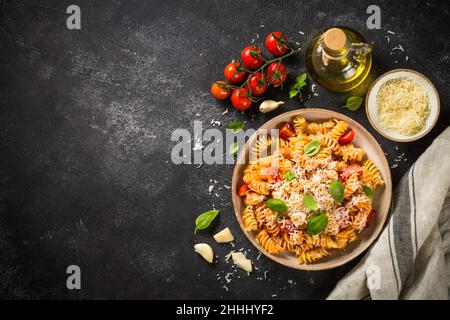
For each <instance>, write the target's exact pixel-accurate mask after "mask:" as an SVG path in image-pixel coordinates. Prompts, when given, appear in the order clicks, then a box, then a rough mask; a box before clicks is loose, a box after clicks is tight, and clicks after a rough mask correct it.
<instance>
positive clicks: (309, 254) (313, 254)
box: [297, 248, 330, 264]
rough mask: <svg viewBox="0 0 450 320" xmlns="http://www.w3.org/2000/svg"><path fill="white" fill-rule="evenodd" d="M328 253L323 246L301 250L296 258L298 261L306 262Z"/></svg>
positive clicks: (320, 257)
mask: <svg viewBox="0 0 450 320" xmlns="http://www.w3.org/2000/svg"><path fill="white" fill-rule="evenodd" d="M329 254H330V253H329V252H328V251H327V250H325V249H324V248H315V249H312V250H309V251H302V252H300V253H299V254H298V256H297V259H298V261H299V262H300V263H303V264H307V263H311V262H314V261H316V260H319V259H322V258H324V257H326V256H328V255H329Z"/></svg>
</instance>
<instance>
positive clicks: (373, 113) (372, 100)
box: [366, 69, 440, 142]
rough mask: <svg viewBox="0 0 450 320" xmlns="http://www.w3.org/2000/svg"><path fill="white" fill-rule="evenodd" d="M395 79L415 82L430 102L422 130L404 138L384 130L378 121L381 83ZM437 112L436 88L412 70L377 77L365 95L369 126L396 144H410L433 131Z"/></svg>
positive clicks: (395, 71) (438, 107) (402, 70)
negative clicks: (378, 100) (378, 98)
mask: <svg viewBox="0 0 450 320" xmlns="http://www.w3.org/2000/svg"><path fill="white" fill-rule="evenodd" d="M397 78H407V79H411V80H413V81H414V82H416V83H417V84H418V85H419V86H420V87H421V88H422V89H423V90H424V91H425V92H426V93H427V95H428V99H429V102H430V104H429V107H430V115H429V116H428V118H427V121H426V124H425V126H424V128H423V129H422V130H421V131H420V132H418V133H416V134H415V135H412V136H406V135H403V134H400V133H397V132H393V131H390V130H386V129H384V128H383V126H382V125H381V123H380V120H379V119H378V112H377V109H378V108H377V94H378V91H379V90H380V87H381V86H382V85H383V83H385V82H386V81H389V80H392V79H397ZM439 111H440V101H439V95H438V93H437V91H436V88H435V87H434V85H433V84H432V83H431V81H430V80H429V79H428V78H427V77H425V76H424V75H423V74H421V73H419V72H417V71H414V70H409V69H395V70H392V71H389V72H386V73H385V74H383V75H381V76H380V77H378V79H377V80H375V82H374V83H373V84H372V86H371V87H370V88H369V91H368V92H367V95H366V114H367V118H368V119H369V121H370V124H371V125H372V126H373V127H374V129H375V130H377V131H378V132H379V133H380V134H381V135H383V136H384V137H386V138H388V139H390V140H394V141H397V142H410V141H414V140H417V139H420V138H422V137H423V136H424V135H426V134H427V133H428V132H430V131H431V129H433V127H434V125H435V124H436V121H437V119H438V117H439Z"/></svg>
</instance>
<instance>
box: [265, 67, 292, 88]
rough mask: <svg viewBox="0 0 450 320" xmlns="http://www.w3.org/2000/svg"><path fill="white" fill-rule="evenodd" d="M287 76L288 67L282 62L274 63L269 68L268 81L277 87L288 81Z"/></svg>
mask: <svg viewBox="0 0 450 320" xmlns="http://www.w3.org/2000/svg"><path fill="white" fill-rule="evenodd" d="M286 74H287V70H286V67H285V66H284V64H282V63H280V62H273V63H271V64H270V65H269V66H268V67H267V81H268V82H270V83H271V84H273V85H274V86H275V87H278V86H280V85H281V84H283V83H284V82H285V81H286Z"/></svg>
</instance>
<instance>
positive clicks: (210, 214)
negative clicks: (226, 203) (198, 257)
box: [194, 210, 219, 234]
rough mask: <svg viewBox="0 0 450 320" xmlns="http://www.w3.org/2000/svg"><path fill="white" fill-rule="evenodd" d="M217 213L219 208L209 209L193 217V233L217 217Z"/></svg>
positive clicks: (206, 226)
mask: <svg viewBox="0 0 450 320" xmlns="http://www.w3.org/2000/svg"><path fill="white" fill-rule="evenodd" d="M218 214H219V210H209V211H206V212H203V213H202V214H201V215H199V216H198V217H197V219H195V230H194V233H195V234H197V230H202V229H206V228H208V227H209V225H210V224H211V222H212V221H213V220H214V219H215V218H216V217H217V215H218Z"/></svg>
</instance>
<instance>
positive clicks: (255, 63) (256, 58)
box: [241, 45, 264, 70]
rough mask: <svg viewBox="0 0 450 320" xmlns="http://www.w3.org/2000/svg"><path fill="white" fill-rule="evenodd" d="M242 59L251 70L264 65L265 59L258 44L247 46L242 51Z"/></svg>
mask: <svg viewBox="0 0 450 320" xmlns="http://www.w3.org/2000/svg"><path fill="white" fill-rule="evenodd" d="M241 60H242V62H243V63H244V65H245V66H246V67H247V68H249V69H250V70H255V69H258V68H259V67H261V66H262V64H263V62H264V59H263V57H262V55H261V49H259V48H258V47H257V46H254V45H251V46H247V47H245V48H244V50H242V52H241Z"/></svg>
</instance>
